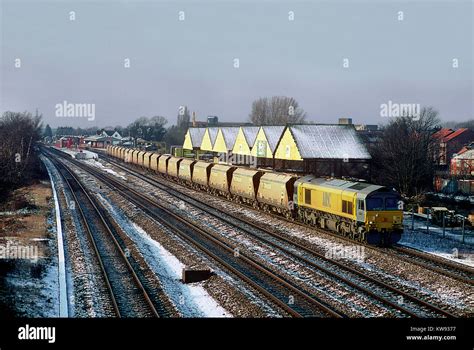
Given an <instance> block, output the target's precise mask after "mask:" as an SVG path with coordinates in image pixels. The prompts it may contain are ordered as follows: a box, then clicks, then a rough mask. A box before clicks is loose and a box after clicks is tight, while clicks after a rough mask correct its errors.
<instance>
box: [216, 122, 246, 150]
mask: <svg viewBox="0 0 474 350" xmlns="http://www.w3.org/2000/svg"><path fill="white" fill-rule="evenodd" d="M239 130H240V127H238V126H230V127H220V128H219V131H218V132H217V136H216V140H215V142H214V145H213V148H212V151H213V152H218V153H227V152H229V151H232V149H233V148H234V144H235V140H236V138H237V134H238V133H239Z"/></svg>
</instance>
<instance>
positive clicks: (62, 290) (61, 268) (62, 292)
mask: <svg viewBox="0 0 474 350" xmlns="http://www.w3.org/2000/svg"><path fill="white" fill-rule="evenodd" d="M42 159H43V162H45V165H46V170H47V171H48V176H49V179H50V182H51V188H52V191H53V198H54V210H55V220H56V239H57V248H58V250H57V253H58V281H59V282H58V283H59V317H68V316H69V312H68V309H69V308H68V300H67V282H66V262H65V259H64V237H63V230H62V224H61V210H60V209H59V200H58V194H57V191H56V186H55V185H54V181H53V175H52V174H51V171H50V168H51V167H52V164H51V163H50V160H49V159H46V158H42ZM46 161H47V162H48V163H46Z"/></svg>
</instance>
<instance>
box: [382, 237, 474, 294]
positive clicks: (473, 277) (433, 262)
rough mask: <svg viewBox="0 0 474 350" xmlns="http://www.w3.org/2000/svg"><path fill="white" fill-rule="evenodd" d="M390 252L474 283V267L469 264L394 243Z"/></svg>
mask: <svg viewBox="0 0 474 350" xmlns="http://www.w3.org/2000/svg"><path fill="white" fill-rule="evenodd" d="M389 254H392V255H393V256H397V258H399V259H403V260H405V261H407V262H410V263H412V264H416V265H419V266H422V267H425V268H427V269H430V270H433V271H436V272H438V273H440V274H443V275H446V276H448V277H451V278H454V279H456V280H459V281H462V282H464V283H467V284H470V285H474V269H473V268H469V267H468V266H463V265H461V264H458V263H456V262H450V261H448V260H446V259H444V258H442V257H437V256H434V255H432V254H427V253H424V252H421V251H419V250H416V249H414V248H408V247H404V246H400V245H394V246H393V247H391V248H389ZM448 269H449V270H448Z"/></svg>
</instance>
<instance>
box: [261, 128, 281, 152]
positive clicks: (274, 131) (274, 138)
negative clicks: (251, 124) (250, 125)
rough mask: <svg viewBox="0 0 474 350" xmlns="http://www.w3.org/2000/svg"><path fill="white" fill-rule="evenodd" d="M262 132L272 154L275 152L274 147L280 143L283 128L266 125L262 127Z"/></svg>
mask: <svg viewBox="0 0 474 350" xmlns="http://www.w3.org/2000/svg"><path fill="white" fill-rule="evenodd" d="M262 129H263V132H264V133H265V136H266V137H267V141H268V146H270V149H271V150H272V152H275V149H276V146H277V145H278V141H280V138H281V136H282V135H283V131H284V130H285V127H284V126H282V125H277V126H276V125H266V126H262Z"/></svg>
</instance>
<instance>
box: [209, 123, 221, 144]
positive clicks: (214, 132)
mask: <svg viewBox="0 0 474 350" xmlns="http://www.w3.org/2000/svg"><path fill="white" fill-rule="evenodd" d="M207 131H208V132H209V137H210V138H211V144H212V145H214V142H215V141H216V137H217V133H218V132H219V128H217V127H215V128H207Z"/></svg>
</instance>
